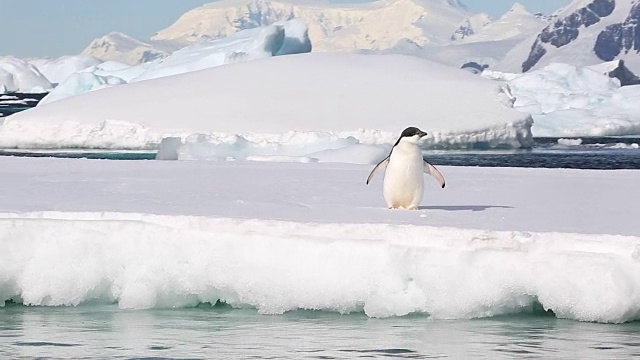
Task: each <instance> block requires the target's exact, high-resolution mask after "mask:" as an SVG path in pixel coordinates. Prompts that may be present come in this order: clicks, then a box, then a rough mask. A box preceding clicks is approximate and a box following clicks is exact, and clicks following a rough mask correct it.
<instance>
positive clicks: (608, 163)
mask: <svg viewBox="0 0 640 360" xmlns="http://www.w3.org/2000/svg"><path fill="white" fill-rule="evenodd" d="M156 153H157V151H155V150H140V151H118V150H96V149H52V150H22V149H18V150H16V149H6V150H1V149H0V156H25V157H56V158H87V159H109V160H152V159H155V156H156ZM424 155H425V157H426V158H427V159H428V160H429V162H431V163H433V164H435V165H450V166H485V167H495V166H499V167H534V168H571V169H600V170H616V169H640V137H638V136H627V137H592V138H577V139H563V138H536V139H535V145H534V147H533V148H532V149H509V150H477V149H475V150H467V151H461V150H426V151H425V152H424Z"/></svg>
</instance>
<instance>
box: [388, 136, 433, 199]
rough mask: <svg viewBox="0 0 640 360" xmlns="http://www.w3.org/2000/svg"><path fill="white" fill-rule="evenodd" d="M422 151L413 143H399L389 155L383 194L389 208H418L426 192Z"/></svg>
mask: <svg viewBox="0 0 640 360" xmlns="http://www.w3.org/2000/svg"><path fill="white" fill-rule="evenodd" d="M423 161H424V160H423V159H422V151H420V148H418V147H417V146H415V145H412V144H398V145H397V146H396V147H394V149H393V151H392V152H391V156H390V157H389V164H388V165H387V169H386V171H385V175H384V186H383V195H384V199H385V201H386V202H387V206H388V207H389V208H404V209H417V208H418V206H419V205H420V201H422V195H423V193H424V179H423V172H424V165H423Z"/></svg>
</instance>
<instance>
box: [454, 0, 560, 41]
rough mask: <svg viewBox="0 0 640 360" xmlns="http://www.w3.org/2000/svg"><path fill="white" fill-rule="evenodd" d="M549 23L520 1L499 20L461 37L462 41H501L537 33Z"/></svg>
mask: <svg viewBox="0 0 640 360" xmlns="http://www.w3.org/2000/svg"><path fill="white" fill-rule="evenodd" d="M547 24H548V23H547V22H546V21H545V20H544V19H543V18H542V17H540V16H537V15H534V14H532V13H530V12H529V11H527V9H526V8H525V7H524V6H522V5H521V4H519V3H515V4H514V5H513V6H512V7H511V9H510V10H509V11H507V12H506V13H505V14H504V15H502V16H501V17H500V18H499V19H498V20H495V21H489V22H487V23H485V24H484V26H482V27H480V28H479V29H478V31H475V32H474V33H473V34H470V35H469V36H466V37H464V38H461V39H460V41H461V42H466V43H469V42H483V41H500V40H506V39H511V38H515V37H517V38H520V39H522V38H523V37H527V36H531V35H532V34H536V33H537V32H539V31H540V30H541V29H542V28H544V27H545V26H546V25H547Z"/></svg>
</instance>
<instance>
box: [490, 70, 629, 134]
mask: <svg viewBox="0 0 640 360" xmlns="http://www.w3.org/2000/svg"><path fill="white" fill-rule="evenodd" d="M597 70H598V67H597V66H596V67H593V68H591V67H576V66H572V65H568V64H560V63H554V64H550V65H548V66H546V67H544V68H542V69H540V70H536V71H531V72H528V73H525V74H512V73H501V72H496V71H490V70H485V71H484V72H483V73H482V76H484V77H487V78H490V79H495V80H499V81H504V82H506V83H507V84H508V85H509V88H510V90H511V93H512V94H513V96H514V97H515V98H516V100H515V103H514V108H515V109H517V110H520V111H523V112H526V113H530V114H531V115H532V116H533V119H534V123H533V127H532V133H533V135H534V136H552V137H562V136H571V137H579V136H613V135H636V134H640V86H638V85H634V86H622V87H621V86H620V82H619V81H618V80H617V79H614V78H610V77H609V76H607V75H605V74H603V73H602V72H599V71H597Z"/></svg>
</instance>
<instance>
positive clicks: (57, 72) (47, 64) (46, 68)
mask: <svg viewBox="0 0 640 360" xmlns="http://www.w3.org/2000/svg"><path fill="white" fill-rule="evenodd" d="M29 63H30V64H31V65H33V66H35V67H36V68H38V71H40V73H42V75H44V76H45V77H46V78H47V80H49V81H50V82H51V83H52V84H60V83H62V82H63V81H65V80H66V79H67V78H68V77H69V76H70V75H71V74H74V73H77V72H80V71H82V70H85V69H87V68H89V67H92V66H96V65H98V64H100V63H102V60H99V59H97V58H95V57H93V56H86V55H73V56H62V57H59V58H57V59H48V58H47V59H30V60H29Z"/></svg>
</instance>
